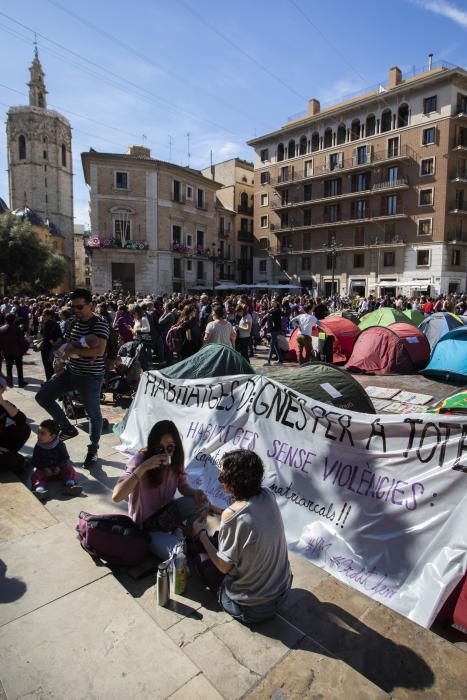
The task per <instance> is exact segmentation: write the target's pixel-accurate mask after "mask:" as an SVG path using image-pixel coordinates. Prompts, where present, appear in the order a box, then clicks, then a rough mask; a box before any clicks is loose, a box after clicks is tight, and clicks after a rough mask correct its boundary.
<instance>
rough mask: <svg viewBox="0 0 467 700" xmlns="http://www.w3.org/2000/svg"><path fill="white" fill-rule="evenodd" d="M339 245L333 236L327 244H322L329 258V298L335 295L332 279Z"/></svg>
mask: <svg viewBox="0 0 467 700" xmlns="http://www.w3.org/2000/svg"><path fill="white" fill-rule="evenodd" d="M340 245H341V244H338V243H337V241H336V237H335V236H333V237H332V238H331V240H330V241H329V243H325V244H324V246H323V247H324V248H325V249H326V251H327V254H328V255H330V256H331V272H332V277H331V280H332V281H331V296H333V295H334V294H335V288H334V284H335V283H334V277H335V274H336V259H337V255H338V250H339V248H340Z"/></svg>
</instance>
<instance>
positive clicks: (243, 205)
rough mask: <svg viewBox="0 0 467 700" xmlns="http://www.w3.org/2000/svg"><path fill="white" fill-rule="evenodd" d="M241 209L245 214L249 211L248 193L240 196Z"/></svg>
mask: <svg viewBox="0 0 467 700" xmlns="http://www.w3.org/2000/svg"><path fill="white" fill-rule="evenodd" d="M240 209H241V210H242V211H243V212H246V211H247V210H248V195H247V193H246V192H242V193H241V195H240Z"/></svg>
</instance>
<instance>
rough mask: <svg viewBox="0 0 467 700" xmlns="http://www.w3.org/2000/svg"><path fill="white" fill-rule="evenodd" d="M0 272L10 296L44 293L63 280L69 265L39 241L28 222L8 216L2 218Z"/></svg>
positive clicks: (0, 228) (0, 222)
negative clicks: (3, 274) (20, 293)
mask: <svg viewBox="0 0 467 700" xmlns="http://www.w3.org/2000/svg"><path fill="white" fill-rule="evenodd" d="M0 270H2V271H3V272H4V273H5V290H6V291H7V292H8V293H10V294H14V293H18V292H45V291H49V290H50V289H53V288H54V287H56V286H58V285H59V284H60V282H61V281H62V280H63V278H64V276H65V272H66V263H65V261H64V260H63V259H62V258H61V257H60V256H58V255H54V253H53V251H52V249H51V248H50V247H49V246H48V245H44V244H43V243H41V242H40V240H39V237H38V235H37V233H36V232H35V231H34V230H33V228H32V226H31V224H30V223H29V222H28V221H21V220H20V219H18V218H17V217H16V216H13V215H12V214H7V215H5V216H3V217H1V218H0Z"/></svg>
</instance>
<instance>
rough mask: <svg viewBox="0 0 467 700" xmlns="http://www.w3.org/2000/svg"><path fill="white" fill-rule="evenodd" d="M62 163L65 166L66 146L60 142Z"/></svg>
mask: <svg viewBox="0 0 467 700" xmlns="http://www.w3.org/2000/svg"><path fill="white" fill-rule="evenodd" d="M62 165H63V167H64V168H66V146H65V144H64V143H62Z"/></svg>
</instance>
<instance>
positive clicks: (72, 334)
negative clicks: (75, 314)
mask: <svg viewBox="0 0 467 700" xmlns="http://www.w3.org/2000/svg"><path fill="white" fill-rule="evenodd" d="M109 331H110V329H109V324H108V323H107V321H106V320H105V319H104V318H102V316H97V315H96V314H93V315H92V316H91V318H90V319H89V320H88V321H80V320H73V321H72V322H71V324H70V327H69V328H68V332H67V334H66V340H68V341H70V342H72V343H78V344H79V339H80V338H81V337H82V336H83V335H90V334H91V333H92V334H94V335H97V337H98V338H105V340H108V339H109ZM69 366H70V369H71V373H72V374H85V375H91V376H93V377H95V376H100V375H102V374H104V371H105V352H104V354H103V355H98V356H97V357H71V358H70V364H69Z"/></svg>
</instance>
